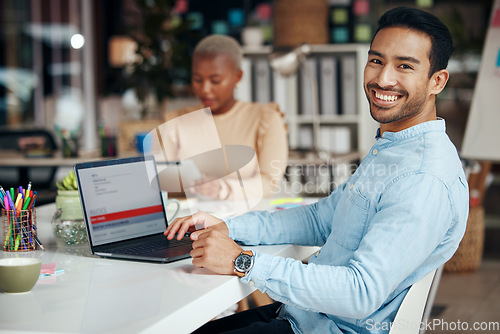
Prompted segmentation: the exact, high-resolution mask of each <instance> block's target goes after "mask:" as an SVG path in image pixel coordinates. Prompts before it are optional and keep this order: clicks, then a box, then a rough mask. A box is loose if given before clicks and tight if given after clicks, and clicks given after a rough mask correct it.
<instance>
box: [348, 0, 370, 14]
mask: <svg viewBox="0 0 500 334" xmlns="http://www.w3.org/2000/svg"><path fill="white" fill-rule="evenodd" d="M352 12H353V13H354V15H357V16H362V15H368V14H369V13H370V1H368V0H355V1H354V4H353V6H352Z"/></svg>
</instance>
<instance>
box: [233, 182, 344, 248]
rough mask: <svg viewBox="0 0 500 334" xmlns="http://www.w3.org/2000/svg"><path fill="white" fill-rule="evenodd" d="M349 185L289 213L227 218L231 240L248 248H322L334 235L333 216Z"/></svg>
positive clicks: (263, 212)
mask: <svg viewBox="0 0 500 334" xmlns="http://www.w3.org/2000/svg"><path fill="white" fill-rule="evenodd" d="M344 187H345V184H342V185H340V186H339V187H337V189H335V191H334V192H332V194H331V195H330V196H328V197H326V198H323V199H321V200H319V201H318V202H316V203H314V204H310V205H305V206H301V207H296V208H291V209H287V210H281V211H275V212H268V211H252V212H249V213H247V214H245V215H243V216H239V217H234V218H226V219H225V222H226V225H228V229H229V237H230V238H232V239H234V240H238V241H241V242H243V243H244V244H246V245H270V244H274V245H276V244H295V245H306V246H322V245H323V244H324V243H325V241H326V239H327V238H328V235H330V232H331V224H330V220H329V219H328V217H329V215H330V214H331V213H332V212H333V211H334V210H335V207H336V205H337V203H338V198H339V196H340V195H341V194H340V193H341V191H342V189H343V188H344Z"/></svg>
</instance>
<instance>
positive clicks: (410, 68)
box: [400, 64, 413, 70]
mask: <svg viewBox="0 0 500 334" xmlns="http://www.w3.org/2000/svg"><path fill="white" fill-rule="evenodd" d="M400 67H401V68H402V69H404V70H412V69H413V67H411V66H410V65H406V64H402V65H401V66H400Z"/></svg>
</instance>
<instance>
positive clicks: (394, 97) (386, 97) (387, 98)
mask: <svg viewBox="0 0 500 334" xmlns="http://www.w3.org/2000/svg"><path fill="white" fill-rule="evenodd" d="M375 97H376V98H377V99H380V100H384V101H390V102H392V101H396V100H397V99H398V98H399V96H397V95H382V94H380V93H377V92H375Z"/></svg>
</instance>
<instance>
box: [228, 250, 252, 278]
mask: <svg viewBox="0 0 500 334" xmlns="http://www.w3.org/2000/svg"><path fill="white" fill-rule="evenodd" d="M254 260H255V256H254V254H253V252H252V251H242V252H241V253H240V254H239V255H238V256H237V257H236V258H235V259H234V260H233V262H234V273H235V274H236V275H237V276H239V277H241V278H242V277H245V276H246V275H247V274H248V272H249V271H250V270H251V269H252V268H253V265H254Z"/></svg>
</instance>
